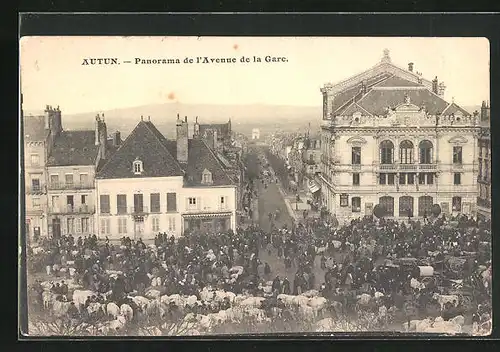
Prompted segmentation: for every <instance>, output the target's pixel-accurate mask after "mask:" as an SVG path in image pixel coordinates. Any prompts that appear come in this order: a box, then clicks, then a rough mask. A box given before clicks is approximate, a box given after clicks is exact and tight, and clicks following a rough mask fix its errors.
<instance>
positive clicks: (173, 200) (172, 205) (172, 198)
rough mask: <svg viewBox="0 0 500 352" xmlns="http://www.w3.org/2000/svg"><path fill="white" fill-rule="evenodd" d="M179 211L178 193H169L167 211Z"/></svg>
mask: <svg viewBox="0 0 500 352" xmlns="http://www.w3.org/2000/svg"><path fill="white" fill-rule="evenodd" d="M176 211H177V194H176V193H167V212H176Z"/></svg>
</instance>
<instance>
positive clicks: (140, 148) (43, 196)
mask: <svg viewBox="0 0 500 352" xmlns="http://www.w3.org/2000/svg"><path fill="white" fill-rule="evenodd" d="M22 121H23V126H22V131H23V137H24V153H23V155H24V169H23V170H24V181H25V182H24V191H25V192H24V193H25V202H24V204H25V216H26V220H25V225H26V226H25V231H26V233H27V238H34V237H35V238H37V237H41V236H48V237H59V236H61V235H67V234H72V235H74V236H75V235H76V236H83V235H89V234H97V235H98V236H100V237H106V236H107V237H108V238H110V239H117V238H121V237H123V236H129V237H131V238H145V239H148V238H152V237H154V236H155V235H156V234H157V233H158V232H166V233H168V234H171V235H175V236H180V235H181V234H183V233H184V232H185V231H191V230H200V231H225V230H228V229H235V227H236V219H237V212H238V211H239V209H240V207H241V199H240V198H241V196H240V187H241V185H242V183H243V182H244V180H243V178H244V167H243V164H242V161H241V160H242V147H241V145H240V144H239V143H238V142H236V141H235V140H234V139H233V138H232V130H231V120H229V121H228V123H225V124H211V125H206V124H199V123H198V121H197V118H196V121H195V122H194V125H193V128H188V125H189V123H188V120H187V117H185V118H184V119H181V118H180V117H179V116H177V120H176V121H175V128H176V139H175V140H169V139H167V138H165V137H164V136H163V135H162V133H161V132H160V131H159V130H158V129H157V128H156V126H155V125H154V124H153V122H152V121H151V120H150V118H148V119H147V120H144V119H143V118H142V117H141V120H140V122H139V123H138V124H137V126H136V127H135V128H134V130H133V131H132V132H131V133H130V135H129V136H127V138H125V139H124V140H123V139H122V138H121V135H120V132H114V133H112V134H111V135H108V132H107V126H106V122H105V120H104V116H103V115H102V116H99V115H97V116H96V118H95V128H94V129H93V130H78V131H76V130H64V129H63V126H62V118H61V111H60V110H59V108H55V109H54V108H52V107H50V106H47V108H46V110H45V115H44V116H26V117H24V116H23V117H22ZM190 131H193V132H191V133H190Z"/></svg>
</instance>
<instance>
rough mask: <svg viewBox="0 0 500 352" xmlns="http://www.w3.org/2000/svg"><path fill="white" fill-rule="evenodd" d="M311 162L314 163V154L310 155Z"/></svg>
mask: <svg viewBox="0 0 500 352" xmlns="http://www.w3.org/2000/svg"><path fill="white" fill-rule="evenodd" d="M309 162H310V163H314V155H313V154H309Z"/></svg>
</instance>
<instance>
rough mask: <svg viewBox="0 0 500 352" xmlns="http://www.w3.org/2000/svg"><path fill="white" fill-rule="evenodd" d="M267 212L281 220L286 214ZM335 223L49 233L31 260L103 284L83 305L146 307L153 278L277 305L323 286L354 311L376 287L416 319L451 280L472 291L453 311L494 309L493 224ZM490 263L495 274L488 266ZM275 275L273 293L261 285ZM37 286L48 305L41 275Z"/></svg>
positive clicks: (382, 303)
mask: <svg viewBox="0 0 500 352" xmlns="http://www.w3.org/2000/svg"><path fill="white" fill-rule="evenodd" d="M255 182H259V181H258V179H257V178H251V179H250V180H249V182H248V185H247V186H246V192H245V194H244V199H245V201H246V204H247V208H248V212H249V213H250V214H249V215H250V217H251V204H252V200H253V199H254V197H256V196H257V188H258V187H256V185H255V184H254V183H255ZM269 217H270V220H271V221H274V220H277V218H276V217H278V218H279V214H271V215H270V216H269ZM337 225H338V223H335V222H332V221H329V220H327V219H325V218H320V219H317V218H316V219H304V221H301V222H299V223H293V224H292V225H283V226H272V227H271V230H270V231H263V230H262V229H261V228H259V227H258V226H257V225H255V224H251V225H248V226H245V228H238V229H236V230H235V231H232V230H229V231H227V232H225V233H211V234H208V233H199V232H192V233H186V234H185V235H184V236H182V237H180V238H174V237H173V236H168V235H167V234H163V233H159V234H157V235H156V237H155V238H154V241H153V242H154V243H150V244H146V243H144V241H143V240H142V239H138V240H133V239H130V238H128V237H123V238H122V239H121V241H120V243H119V244H115V243H111V242H110V241H109V239H107V238H105V239H101V240H99V239H98V238H97V237H96V236H95V235H92V236H84V237H78V238H74V237H73V236H72V235H68V236H61V237H60V238H51V239H44V240H43V241H42V242H41V243H39V244H38V246H37V247H36V248H30V249H29V252H28V258H29V261H30V262H32V263H34V262H36V263H37V264H36V265H35V264H34V265H33V266H32V267H31V269H32V271H33V273H32V275H35V276H36V275H39V274H41V273H43V274H45V275H46V276H48V277H57V276H63V278H67V279H70V278H71V279H72V280H73V281H74V282H76V283H77V284H79V285H81V286H82V287H83V288H85V289H88V290H90V291H92V292H96V293H97V294H96V295H93V296H91V297H88V299H87V300H86V301H85V303H84V305H85V306H88V305H90V304H91V303H93V302H97V301H99V300H107V301H112V302H117V303H118V304H120V303H122V302H127V304H130V306H131V307H132V308H133V309H134V310H140V307H139V306H138V305H137V304H134V303H133V302H132V301H131V300H130V299H129V295H130V293H131V292H134V293H136V294H137V295H144V293H145V292H146V291H147V290H148V289H149V288H151V287H152V286H155V287H158V288H159V287H161V290H162V293H163V294H165V295H172V294H180V295H186V296H190V295H194V296H197V297H200V296H201V292H202V291H203V290H204V289H205V288H206V287H211V288H213V289H217V290H222V291H226V292H233V293H234V294H242V293H244V294H246V295H251V296H264V297H266V300H267V301H266V302H267V303H266V305H265V306H267V307H269V308H272V307H275V306H279V304H280V302H279V299H278V296H279V295H283V294H284V295H300V294H301V293H303V292H306V291H310V290H314V289H318V291H319V292H320V295H321V296H323V297H325V298H327V299H328V300H330V301H336V302H340V303H341V304H342V306H343V307H344V311H345V312H346V314H349V313H356V309H358V308H359V306H357V305H356V301H357V300H358V298H359V295H360V294H369V295H372V296H373V295H375V293H378V294H379V295H383V296H384V299H381V300H377V303H376V305H375V306H374V307H372V308H373V309H374V310H375V311H379V310H380V309H381V308H382V307H385V308H386V309H390V308H395V309H396V310H398V311H400V312H402V315H403V316H404V318H403V319H409V318H412V317H416V316H417V315H418V311H419V310H420V311H422V310H423V311H424V313H423V314H427V313H426V311H425V309H427V307H428V306H430V305H432V304H434V305H436V304H437V305H439V302H437V301H436V299H435V298H433V297H435V296H434V295H435V293H436V292H437V293H439V294H448V293H450V292H451V291H450V290H451V289H452V288H451V285H452V284H457V283H458V284H461V285H462V288H461V289H462V291H460V292H464V294H463V295H462V296H463V297H469V301H468V302H469V303H470V304H469V306H467V307H465V303H464V302H465V299H463V297H462V296H461V298H460V302H458V303H457V304H451V305H450V304H449V303H450V302H447V305H446V307H445V311H449V314H451V315H453V314H455V315H456V314H458V313H463V314H468V313H469V311H470V314H476V315H477V316H480V315H481V314H486V313H487V312H488V309H489V307H490V302H491V261H490V248H489V247H488V246H489V243H490V242H491V232H490V224H489V223H488V222H482V221H478V220H476V219H472V218H469V217H466V216H457V217H454V218H451V219H447V218H445V216H441V217H439V218H436V219H428V220H427V221H425V222H423V221H421V220H415V221H409V222H406V223H405V222H397V221H394V220H389V219H376V218H373V217H365V218H361V219H356V220H352V221H351V222H350V223H349V224H347V225H343V226H337ZM261 252H266V253H267V255H268V256H269V257H275V258H277V259H276V260H277V261H280V260H282V261H283V262H284V265H285V268H286V269H287V270H290V271H292V272H295V275H293V278H291V279H290V280H289V279H288V278H287V277H279V276H277V275H275V271H274V268H273V267H272V266H273V265H272V264H270V263H269V262H266V261H264V260H261V259H260V258H261V257H262V256H261V255H260V254H261ZM450 258H459V259H460V260H459V261H458V262H459V264H460V265H458V266H457V265H455V266H453V265H451V264H450V263H451V262H453V260H451V259H450ZM463 258H466V259H463ZM462 259H463V260H462ZM423 266H427V267H432V268H434V270H433V271H434V272H433V273H432V275H430V276H429V277H426V278H425V279H426V281H425V283H424V280H423V279H424V277H423V276H422V274H421V271H420V268H421V267H423ZM488 270H489V273H490V274H489V276H488V275H486V274H485V273H487V272H488ZM318 273H319V274H318ZM424 276H428V275H424ZM415 282H418V285H416V284H414V283H415ZM268 283H271V289H270V292H269V291H267V292H266V291H265V290H263V287H264V286H266V285H268ZM455 286H456V285H455ZM446 287H448V288H449V289H446ZM33 288H34V290H35V291H36V292H37V293H38V296H37V299H38V302H39V303H40V305H42V304H43V297H42V293H43V288H42V287H41V284H40V282H36V283H35V285H34V286H33ZM466 288H470V290H469V291H470V292H469V291H467V290H466ZM69 291H70V289H69V288H68V286H67V285H66V283H65V282H62V284H58V285H54V286H53V287H52V292H53V293H55V294H57V295H58V296H60V297H62V298H61V299H66V297H67V296H69V295H70V292H69ZM457 292H458V291H457ZM229 304H230V303H229V302H227V301H223V302H219V305H218V306H215V307H214V306H213V305H212V306H210V307H208V308H206V309H211V310H212V311H217V310H220V309H225V308H227V307H228V305H229ZM460 307H462V308H463V309H462V311H460ZM199 309H201V308H199ZM172 310H173V311H175V308H172ZM466 310H467V311H466ZM79 312H81V310H79V309H78V307H76V308H75V309H71V310H70V312H69V313H68V314H71V315H72V316H74V315H78V314H80V313H79ZM485 312H486V313H485ZM439 314H443V311H442V310H441V311H440V313H439ZM446 314H448V313H446Z"/></svg>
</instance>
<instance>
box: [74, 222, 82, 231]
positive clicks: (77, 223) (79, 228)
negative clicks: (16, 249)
mask: <svg viewBox="0 0 500 352" xmlns="http://www.w3.org/2000/svg"><path fill="white" fill-rule="evenodd" d="M75 232H76V233H81V232H82V222H81V221H80V219H76V221H75Z"/></svg>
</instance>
